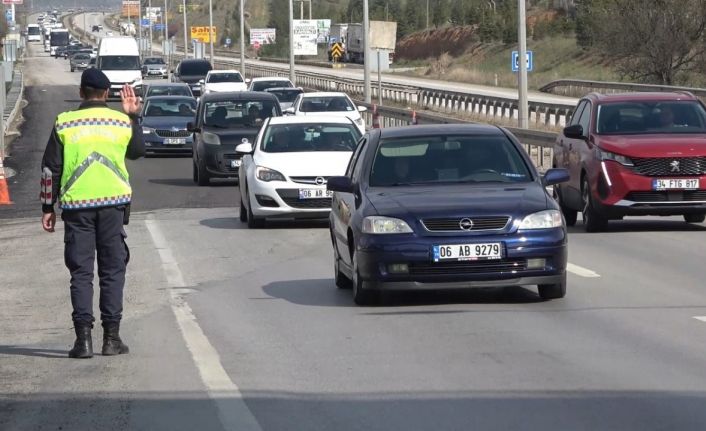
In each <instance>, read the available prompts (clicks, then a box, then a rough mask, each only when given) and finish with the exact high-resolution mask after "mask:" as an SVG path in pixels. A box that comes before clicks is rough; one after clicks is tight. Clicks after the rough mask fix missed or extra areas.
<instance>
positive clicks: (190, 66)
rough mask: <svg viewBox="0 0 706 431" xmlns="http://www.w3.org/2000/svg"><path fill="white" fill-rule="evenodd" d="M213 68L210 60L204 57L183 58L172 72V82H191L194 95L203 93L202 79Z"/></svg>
mask: <svg viewBox="0 0 706 431" xmlns="http://www.w3.org/2000/svg"><path fill="white" fill-rule="evenodd" d="M211 70H213V66H212V65H211V63H210V62H209V61H208V60H204V59H187V60H182V61H180V62H179V64H177V67H176V69H174V70H173V72H172V82H183V83H186V84H189V87H191V92H192V93H194V96H197V97H198V96H200V95H201V83H200V81H201V80H202V79H204V78H206V75H207V74H208V72H209V71H211Z"/></svg>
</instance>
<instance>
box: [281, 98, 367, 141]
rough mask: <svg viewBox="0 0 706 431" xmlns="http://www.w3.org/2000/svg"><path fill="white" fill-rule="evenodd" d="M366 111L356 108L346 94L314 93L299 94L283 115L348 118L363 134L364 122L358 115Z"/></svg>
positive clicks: (362, 107)
mask: <svg viewBox="0 0 706 431" xmlns="http://www.w3.org/2000/svg"><path fill="white" fill-rule="evenodd" d="M366 110H367V108H366V107H365V106H356V105H355V104H354V103H353V101H352V100H351V98H350V97H348V95H347V94H346V93H324V92H315V93H302V94H300V95H299V96H298V97H297V99H296V100H295V101H294V104H293V105H292V107H291V108H288V109H286V110H285V111H284V114H285V115H317V116H320V115H326V116H332V117H339V118H349V119H350V120H351V121H353V122H354V123H355V125H356V126H358V129H360V132H361V133H365V120H363V117H362V116H361V115H360V113H361V112H364V111H366Z"/></svg>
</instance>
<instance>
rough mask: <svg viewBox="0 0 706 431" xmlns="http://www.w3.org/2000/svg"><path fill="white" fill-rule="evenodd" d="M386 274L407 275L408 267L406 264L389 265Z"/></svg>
mask: <svg viewBox="0 0 706 431" xmlns="http://www.w3.org/2000/svg"><path fill="white" fill-rule="evenodd" d="M387 272H389V273H390V274H408V273H409V266H407V264H406V263H391V264H389V265H387Z"/></svg>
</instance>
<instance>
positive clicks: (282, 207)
mask: <svg viewBox="0 0 706 431" xmlns="http://www.w3.org/2000/svg"><path fill="white" fill-rule="evenodd" d="M360 137H361V133H360V130H358V128H357V127H356V125H355V124H353V122H352V121H351V120H349V119H347V118H337V117H330V116H318V117H317V116H308V117H274V118H270V119H269V120H266V121H265V123H264V124H263V126H262V132H261V133H260V134H259V135H258V137H257V141H255V142H252V143H251V142H247V143H242V144H240V145H238V146H237V147H236V148H235V151H236V154H238V155H241V156H242V165H241V167H240V172H239V178H240V181H239V184H240V192H241V193H240V220H241V221H242V222H247V223H248V227H250V228H260V227H264V226H265V222H266V220H267V219H268V218H294V219H303V218H307V219H317V218H326V217H328V215H329V213H330V211H331V192H328V191H327V190H326V180H327V179H328V178H329V177H331V176H338V175H343V174H344V173H345V170H346V166H348V161H349V160H350V158H351V155H352V154H353V151H354V150H355V148H356V145H357V143H358V141H359V140H360Z"/></svg>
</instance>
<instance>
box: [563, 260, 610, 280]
mask: <svg viewBox="0 0 706 431" xmlns="http://www.w3.org/2000/svg"><path fill="white" fill-rule="evenodd" d="M566 270H567V271H569V272H570V273H572V274H575V275H578V276H579V277H584V278H599V277H600V276H601V275H600V274H599V273H597V272H595V271H591V270H590V269H588V268H584V267H582V266H578V265H574V264H573V263H567V264H566Z"/></svg>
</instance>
